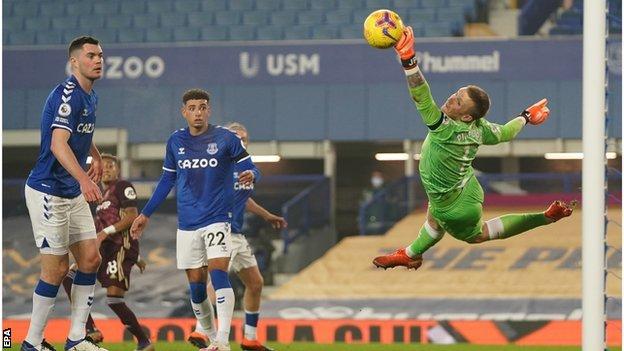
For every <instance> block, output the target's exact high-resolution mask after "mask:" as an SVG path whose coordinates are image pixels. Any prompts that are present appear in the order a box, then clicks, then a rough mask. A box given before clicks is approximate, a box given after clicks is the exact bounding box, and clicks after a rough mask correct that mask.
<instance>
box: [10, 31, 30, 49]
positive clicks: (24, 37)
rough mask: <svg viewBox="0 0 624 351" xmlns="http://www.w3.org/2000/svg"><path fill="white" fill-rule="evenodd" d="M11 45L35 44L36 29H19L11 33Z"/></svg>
mask: <svg viewBox="0 0 624 351" xmlns="http://www.w3.org/2000/svg"><path fill="white" fill-rule="evenodd" d="M8 42H9V44H10V45H33V44H35V32H34V31H26V30H23V31H19V32H11V33H9V40H8Z"/></svg>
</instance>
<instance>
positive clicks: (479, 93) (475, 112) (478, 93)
mask: <svg viewBox="0 0 624 351" xmlns="http://www.w3.org/2000/svg"><path fill="white" fill-rule="evenodd" d="M466 91H467V93H468V96H469V97H470V99H471V100H472V101H473V102H474V106H473V107H472V109H470V111H468V112H469V114H470V115H471V116H472V117H473V118H474V119H475V120H477V119H479V118H482V117H483V116H485V115H486V114H487V112H488V110H489V109H490V97H489V96H488V94H487V93H486V92H485V90H483V89H481V88H479V87H478V86H476V85H469V86H468V87H467V89H466Z"/></svg>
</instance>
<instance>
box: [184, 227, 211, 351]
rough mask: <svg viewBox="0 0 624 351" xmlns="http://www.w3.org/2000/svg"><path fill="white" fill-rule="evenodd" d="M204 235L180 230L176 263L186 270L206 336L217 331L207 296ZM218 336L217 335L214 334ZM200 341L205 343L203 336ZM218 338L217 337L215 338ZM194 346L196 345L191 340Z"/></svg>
mask: <svg viewBox="0 0 624 351" xmlns="http://www.w3.org/2000/svg"><path fill="white" fill-rule="evenodd" d="M204 235H205V233H203V232H202V231H201V230H193V231H188V230H178V231H177V234H176V261H177V266H178V269H184V270H185V272H186V277H187V279H188V282H189V286H190V295H191V307H192V309H193V313H194V314H195V318H197V321H198V322H199V324H200V325H201V328H200V329H201V330H200V332H202V331H205V334H206V336H209V335H210V334H212V331H213V330H216V324H215V318H214V311H213V308H212V304H211V303H210V300H208V298H207V295H206V281H207V280H208V270H207V268H206V261H207V256H206V246H205V241H204ZM214 334H216V333H214ZM197 337H198V339H197V340H199V341H203V339H202V338H201V335H198V336H197ZM215 337H216V336H215ZM189 341H191V342H192V343H193V344H194V345H196V346H199V347H205V346H206V345H205V341H203V342H204V344H203V345H200V344H196V343H194V342H193V340H191V339H189Z"/></svg>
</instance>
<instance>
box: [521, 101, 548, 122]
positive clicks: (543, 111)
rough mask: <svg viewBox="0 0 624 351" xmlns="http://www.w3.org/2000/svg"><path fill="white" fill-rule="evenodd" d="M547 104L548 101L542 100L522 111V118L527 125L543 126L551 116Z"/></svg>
mask: <svg viewBox="0 0 624 351" xmlns="http://www.w3.org/2000/svg"><path fill="white" fill-rule="evenodd" d="M547 103H548V99H542V100H540V101H538V102H536V103H534V104H533V105H531V106H530V107H528V108H527V109H526V110H524V111H522V113H521V114H520V116H522V117H524V119H525V120H526V122H527V123H531V124H533V125H538V124H542V123H544V122H545V121H546V120H547V119H548V115H549V114H550V110H549V109H548V107H546V104H547Z"/></svg>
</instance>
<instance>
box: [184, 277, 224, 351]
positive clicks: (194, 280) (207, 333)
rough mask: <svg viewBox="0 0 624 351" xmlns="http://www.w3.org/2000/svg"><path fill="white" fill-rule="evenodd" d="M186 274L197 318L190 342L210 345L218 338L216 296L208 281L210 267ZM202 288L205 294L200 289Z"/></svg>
mask: <svg viewBox="0 0 624 351" xmlns="http://www.w3.org/2000/svg"><path fill="white" fill-rule="evenodd" d="M186 275H187V278H188V280H189V283H190V285H191V306H192V308H193V313H195V318H196V319H197V321H196V323H195V330H194V331H193V332H192V333H191V334H190V335H189V338H188V342H190V343H191V344H193V345H195V346H197V347H198V348H204V347H208V343H210V341H212V340H215V339H216V338H217V326H216V322H215V315H214V307H213V304H214V302H215V296H214V289H213V288H212V285H211V284H210V281H207V276H208V268H207V267H202V268H201V270H187V271H186ZM202 288H203V289H204V294H202V293H201V291H200V290H201V289H202Z"/></svg>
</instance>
